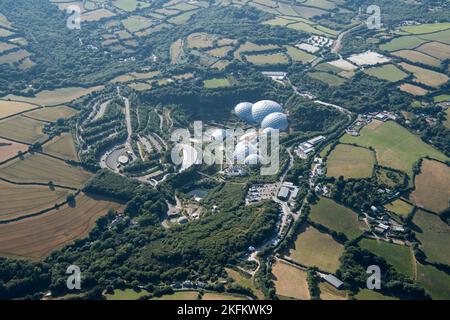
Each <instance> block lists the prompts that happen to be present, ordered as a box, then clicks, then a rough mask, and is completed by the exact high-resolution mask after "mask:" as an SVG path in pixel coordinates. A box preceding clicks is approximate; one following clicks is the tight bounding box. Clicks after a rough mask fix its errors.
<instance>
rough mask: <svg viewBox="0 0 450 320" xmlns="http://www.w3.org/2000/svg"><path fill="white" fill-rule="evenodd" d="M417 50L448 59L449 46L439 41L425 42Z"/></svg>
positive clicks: (441, 58)
mask: <svg viewBox="0 0 450 320" xmlns="http://www.w3.org/2000/svg"><path fill="white" fill-rule="evenodd" d="M417 50H418V51H420V52H423V53H426V54H428V55H430V56H433V57H435V58H438V59H440V60H446V59H450V46H448V45H446V44H443V43H440V42H429V43H425V44H423V45H421V46H420V47H418V48H417Z"/></svg>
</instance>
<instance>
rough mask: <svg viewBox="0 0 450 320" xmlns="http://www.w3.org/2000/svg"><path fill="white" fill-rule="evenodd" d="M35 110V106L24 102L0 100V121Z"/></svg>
mask: <svg viewBox="0 0 450 320" xmlns="http://www.w3.org/2000/svg"><path fill="white" fill-rule="evenodd" d="M35 108H37V106H35V105H32V104H29V103H26V102H18V101H6V100H0V119H2V118H5V117H9V116H12V115H14V114H18V113H22V112H24V111H28V110H31V109H35Z"/></svg>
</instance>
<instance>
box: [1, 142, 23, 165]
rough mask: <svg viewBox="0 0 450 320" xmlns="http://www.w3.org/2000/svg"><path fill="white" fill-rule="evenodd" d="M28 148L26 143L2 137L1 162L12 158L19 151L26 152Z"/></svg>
mask: <svg viewBox="0 0 450 320" xmlns="http://www.w3.org/2000/svg"><path fill="white" fill-rule="evenodd" d="M27 150H28V146H27V145H26V144H22V143H17V142H14V141H10V140H6V139H2V138H0V162H3V161H6V160H8V159H11V158H12V157H15V156H16V155H17V154H18V153H19V152H25V151H27Z"/></svg>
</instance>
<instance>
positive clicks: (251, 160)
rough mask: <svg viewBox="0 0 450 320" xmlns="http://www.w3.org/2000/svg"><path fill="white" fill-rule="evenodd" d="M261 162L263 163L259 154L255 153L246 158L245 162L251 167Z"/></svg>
mask: <svg viewBox="0 0 450 320" xmlns="http://www.w3.org/2000/svg"><path fill="white" fill-rule="evenodd" d="M260 162H261V161H260V157H259V156H258V155H257V154H254V153H253V154H251V155H249V156H248V157H247V158H245V161H244V163H245V164H246V165H249V166H254V165H257V164H259V163H260Z"/></svg>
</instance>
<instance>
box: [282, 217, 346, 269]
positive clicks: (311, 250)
mask: <svg viewBox="0 0 450 320" xmlns="http://www.w3.org/2000/svg"><path fill="white" fill-rule="evenodd" d="M343 252H344V247H343V246H342V245H341V244H339V243H338V242H336V241H335V240H334V239H333V238H332V237H331V236H330V235H329V234H326V233H322V232H320V231H318V230H317V229H315V228H313V227H311V226H306V227H302V228H301V230H300V233H299V235H298V236H297V239H296V240H295V245H294V248H292V249H291V250H290V254H289V258H291V259H292V260H294V261H296V262H298V263H300V264H302V265H304V266H308V267H309V266H316V267H318V268H319V269H320V270H323V271H326V272H331V273H334V272H336V270H337V269H338V268H339V265H340V262H339V258H340V257H341V255H342V253H343Z"/></svg>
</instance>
